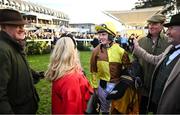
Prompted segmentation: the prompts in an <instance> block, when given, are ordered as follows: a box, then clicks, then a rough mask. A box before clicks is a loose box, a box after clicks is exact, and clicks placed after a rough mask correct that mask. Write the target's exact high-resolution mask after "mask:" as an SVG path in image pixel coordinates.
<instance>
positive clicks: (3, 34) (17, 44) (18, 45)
mask: <svg viewBox="0 0 180 115" xmlns="http://www.w3.org/2000/svg"><path fill="white" fill-rule="evenodd" d="M0 36H1V37H0V39H3V40H4V41H6V42H7V43H8V44H10V45H12V46H13V47H14V48H15V49H17V50H19V51H21V52H22V51H23V45H22V44H21V43H20V42H18V41H16V40H15V39H13V38H12V37H11V36H10V35H9V34H7V33H6V32H4V31H0Z"/></svg>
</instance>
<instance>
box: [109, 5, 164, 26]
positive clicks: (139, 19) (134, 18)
mask: <svg viewBox="0 0 180 115" xmlns="http://www.w3.org/2000/svg"><path fill="white" fill-rule="evenodd" d="M162 10H163V6H160V7H152V8H144V9H135V10H128V11H107V12H109V13H110V14H111V15H113V16H115V17H116V18H118V19H119V20H120V21H122V22H123V23H124V24H125V25H130V26H144V25H145V24H146V20H147V19H148V18H150V17H151V16H152V15H154V14H156V13H158V12H161V11H162Z"/></svg>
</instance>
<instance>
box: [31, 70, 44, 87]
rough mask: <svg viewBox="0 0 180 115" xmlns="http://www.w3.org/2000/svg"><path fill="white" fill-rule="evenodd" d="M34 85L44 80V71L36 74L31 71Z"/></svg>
mask: <svg viewBox="0 0 180 115" xmlns="http://www.w3.org/2000/svg"><path fill="white" fill-rule="evenodd" d="M31 72H32V77H33V81H34V84H36V83H38V82H39V80H40V79H42V78H44V71H40V72H36V71H34V70H33V69H31Z"/></svg>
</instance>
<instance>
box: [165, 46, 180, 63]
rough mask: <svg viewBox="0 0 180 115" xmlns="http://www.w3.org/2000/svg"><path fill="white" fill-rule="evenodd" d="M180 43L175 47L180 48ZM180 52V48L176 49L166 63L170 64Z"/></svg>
mask: <svg viewBox="0 0 180 115" xmlns="http://www.w3.org/2000/svg"><path fill="white" fill-rule="evenodd" d="M179 47H180V44H178V45H176V46H175V48H176V49H177V48H179ZM179 54H180V49H178V50H176V51H174V52H173V53H172V54H171V55H170V56H169V59H168V61H167V62H166V65H168V64H170V63H171V62H172V61H173V60H174V59H175V58H176V57H177V56H178V55H179Z"/></svg>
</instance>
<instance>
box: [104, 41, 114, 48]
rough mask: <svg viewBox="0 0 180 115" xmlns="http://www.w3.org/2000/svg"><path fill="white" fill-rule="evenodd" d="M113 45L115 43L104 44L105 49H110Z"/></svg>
mask: <svg viewBox="0 0 180 115" xmlns="http://www.w3.org/2000/svg"><path fill="white" fill-rule="evenodd" d="M112 43H113V41H110V43H108V44H104V47H105V48H110V47H111V45H112Z"/></svg>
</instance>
